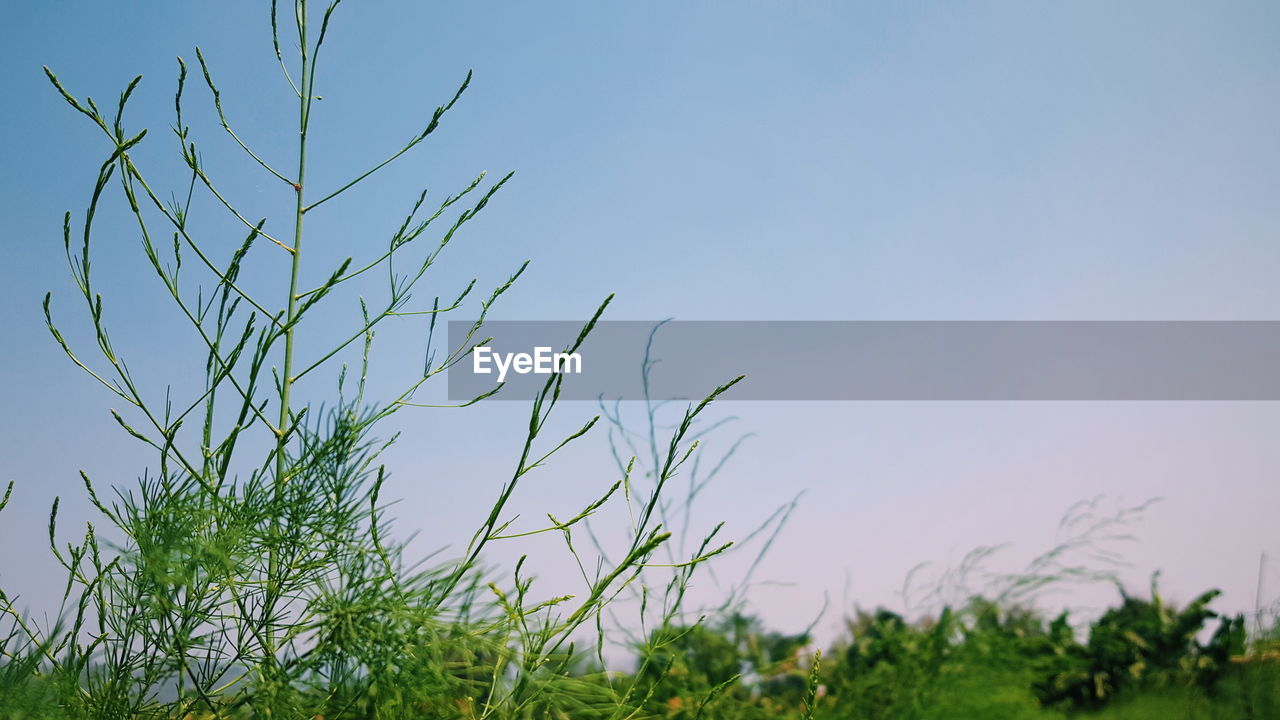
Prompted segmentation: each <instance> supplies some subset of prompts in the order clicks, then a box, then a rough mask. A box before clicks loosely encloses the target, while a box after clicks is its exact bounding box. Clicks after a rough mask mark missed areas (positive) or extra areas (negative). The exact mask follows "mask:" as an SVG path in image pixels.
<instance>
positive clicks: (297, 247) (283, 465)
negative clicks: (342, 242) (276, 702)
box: [264, 0, 311, 663]
mask: <svg viewBox="0 0 1280 720" xmlns="http://www.w3.org/2000/svg"><path fill="white" fill-rule="evenodd" d="M298 45H299V46H300V48H301V57H302V70H301V74H302V77H301V80H300V82H301V92H299V98H298V175H297V178H296V179H295V181H294V184H293V190H294V193H295V195H296V196H297V202H296V205H295V208H294V222H293V249H292V258H291V263H290V268H289V301H288V307H287V310H286V311H285V324H284V327H285V330H284V371H283V373H282V375H281V378H280V421H279V424H278V425H277V426H276V477H275V493H276V499H277V501H279V499H280V496H281V493H282V492H283V490H284V484H285V483H286V482H287V481H288V479H289V478H288V477H286V475H285V473H286V471H287V469H288V460H287V457H286V450H287V449H288V445H289V431H290V427H291V424H292V420H291V416H292V413H291V412H290V401H289V396H290V394H291V391H292V390H293V381H294V377H293V341H294V335H295V330H296V328H295V325H296V323H297V319H298V275H299V269H300V267H301V265H302V216H303V213H304V212H305V210H306V205H304V204H303V195H302V187H303V181H304V178H305V177H306V171H307V121H308V118H309V115H310V112H311V103H310V100H311V97H310V95H311V72H310V68H309V67H308V58H307V2H306V0H300V2H299V7H298ZM275 524H276V530H277V532H278V531H279V526H280V519H279V518H278V517H277V518H276V519H275ZM279 580H280V562H279V558H278V557H277V552H276V548H275V546H274V545H272V547H271V552H270V557H269V559H268V562H267V586H268V588H269V589H268V596H269V598H270V606H271V607H270V608H269V611H268V614H267V615H266V616H264V617H267V618H269V617H270V614H271V611H273V610H274V605H275V600H276V591H277V589H278V588H277V587H276V585H277V583H278V582H279ZM266 630H267V632H266V641H267V647H266V648H265V650H266V656H267V662H268V663H273V662H274V660H275V652H276V630H275V627H274V625H273V624H268V627H267V628H266Z"/></svg>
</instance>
